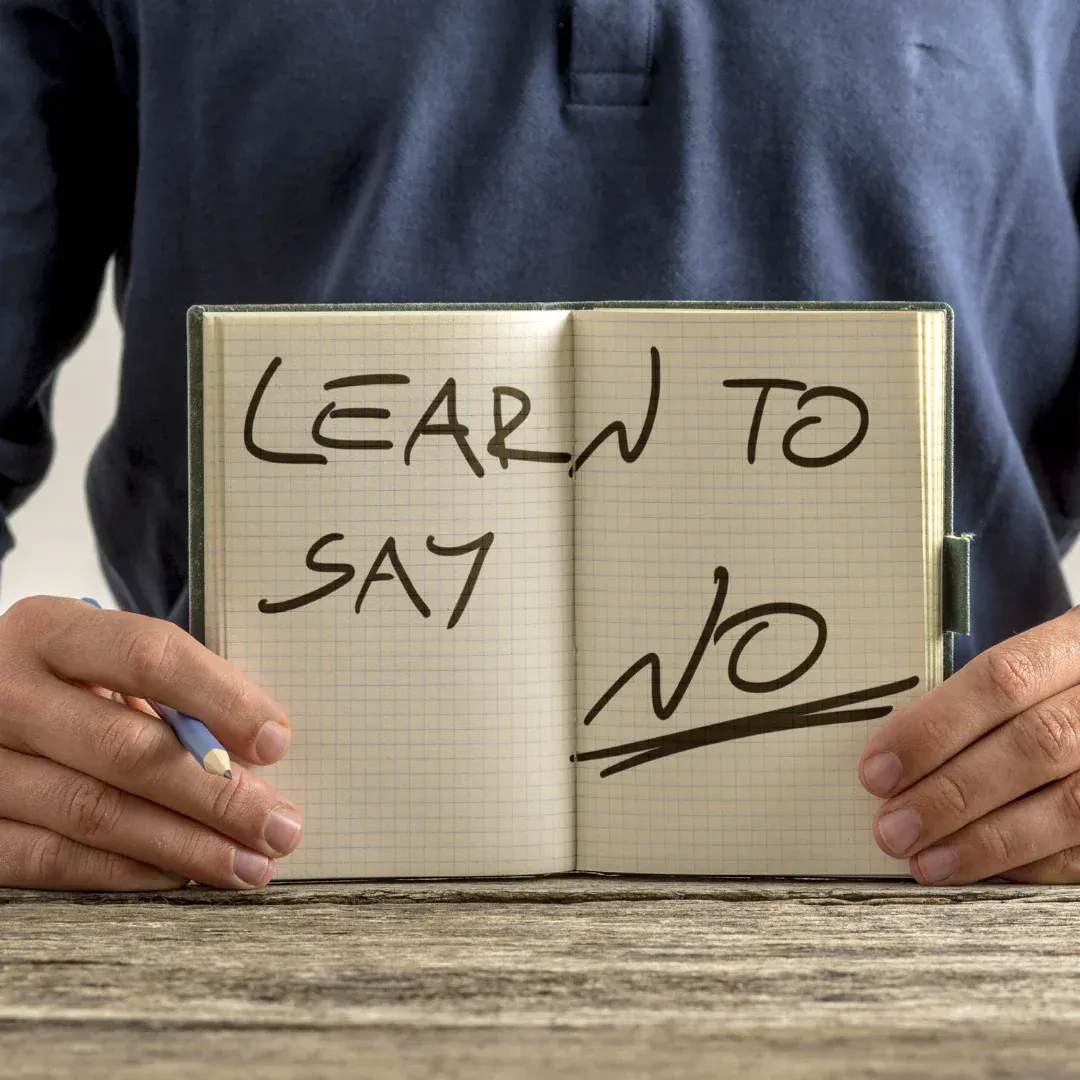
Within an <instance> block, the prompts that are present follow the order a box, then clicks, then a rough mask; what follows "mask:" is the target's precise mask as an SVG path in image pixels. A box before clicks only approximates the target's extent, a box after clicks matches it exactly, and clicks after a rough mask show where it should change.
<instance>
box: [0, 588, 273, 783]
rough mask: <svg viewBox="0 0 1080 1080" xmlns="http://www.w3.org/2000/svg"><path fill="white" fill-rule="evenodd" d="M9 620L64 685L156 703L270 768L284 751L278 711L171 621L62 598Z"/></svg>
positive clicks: (45, 600)
mask: <svg viewBox="0 0 1080 1080" xmlns="http://www.w3.org/2000/svg"><path fill="white" fill-rule="evenodd" d="M13 617H14V618H15V620H16V622H15V625H14V627H12V628H11V632H12V633H14V634H18V635H20V636H22V637H24V638H25V639H27V640H32V641H33V642H34V643H35V647H36V649H37V653H38V655H39V656H40V658H41V660H42V662H43V663H44V664H45V665H46V666H47V667H48V668H49V669H50V670H51V671H52V672H54V673H55V674H56V675H58V676H60V677H61V678H63V679H65V680H68V681H71V680H78V681H81V682H93V683H98V684H100V685H102V686H107V687H109V688H110V689H112V690H118V691H120V692H122V693H124V694H131V695H134V696H136V697H142V698H153V699H155V700H158V701H162V702H164V703H165V704H166V705H169V706H171V707H172V708H174V709H179V710H180V711H181V712H185V713H187V714H188V715H190V716H194V717H196V718H197V719H199V720H201V721H202V722H203V723H204V724H205V725H206V726H207V727H208V728H209V729H210V730H211V731H212V732H213V733H214V734H215V735H216V736H217V738H218V739H219V740H220V741H221V743H222V745H223V746H224V747H225V749H226V750H228V751H230V753H233V752H235V753H237V754H238V755H240V756H242V757H244V758H245V759H246V760H248V761H255V762H259V763H262V764H269V763H270V762H273V761H277V760H279V759H280V758H281V757H282V756H283V755H284V753H285V752H286V750H287V749H288V744H289V739H290V729H289V724H288V721H287V720H286V718H285V713H284V710H283V709H282V708H281V706H280V705H279V704H278V703H277V702H276V701H275V700H274V699H273V698H272V697H271V696H270V695H269V694H268V693H267V692H266V691H265V690H264V689H263V688H262V687H261V686H259V685H258V683H256V682H255V681H254V680H253V679H249V678H248V677H247V676H246V675H244V674H243V672H241V671H240V670H239V669H238V668H236V667H234V666H233V665H232V664H230V663H229V662H228V661H227V660H224V659H223V658H222V657H220V656H217V655H215V654H214V653H212V652H211V651H210V650H209V649H207V648H206V647H205V646H203V645H201V644H199V642H197V641H196V640H195V639H194V638H193V637H191V636H190V635H189V634H185V633H184V632H183V631H182V630H181V629H180V628H179V627H177V626H174V625H173V624H172V623H169V622H165V621H163V620H161V619H151V618H148V617H146V616H143V615H132V614H129V613H128V612H124V611H102V610H99V609H98V608H94V607H92V606H91V605H89V604H86V603H84V602H83V601H81V600H68V599H64V598H62V597H36V598H34V600H33V601H32V602H28V603H27V606H26V607H22V608H20V606H19V605H18V604H16V605H15V606H14V607H12V608H11V609H10V611H9V612H8V613H7V615H6V616H5V620H10V619H12V618H13ZM20 620H21V622H20Z"/></svg>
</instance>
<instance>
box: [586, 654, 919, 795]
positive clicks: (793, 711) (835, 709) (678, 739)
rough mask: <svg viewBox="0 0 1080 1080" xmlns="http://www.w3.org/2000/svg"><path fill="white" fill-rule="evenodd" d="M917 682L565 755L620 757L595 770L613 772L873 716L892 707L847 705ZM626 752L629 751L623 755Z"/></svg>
mask: <svg viewBox="0 0 1080 1080" xmlns="http://www.w3.org/2000/svg"><path fill="white" fill-rule="evenodd" d="M918 685H919V679H918V676H915V675H913V676H911V677H910V678H907V679H901V680H899V681H898V682H893V683H886V684H884V685H882V686H871V687H869V688H867V689H866V690H856V691H854V692H852V693H850V694H838V695H837V696H836V697H828V698H820V699H819V700H817V701H807V702H804V703H803V704H802V705H787V706H784V707H783V708H780V709H771V710H770V711H769V712H763V713H757V714H754V715H750V716H736V717H734V718H733V719H731V720H719V721H717V722H716V723H712V724H704V725H702V726H701V727H696V728H688V729H687V730H685V731H673V732H668V733H666V734H663V735H657V736H655V737H653V738H650V739H639V740H637V741H636V742H628V743H622V744H620V745H619V746H606V747H604V748H603V749H600V750H586V751H583V752H581V753H578V754H573V755H571V758H570V760H571V761H595V760H598V759H600V758H613V757H626V760H625V761H620V762H618V763H616V764H615V765H609V766H608V767H607V768H606V769H602V770H601V772H600V776H601V777H607V776H613V775H614V774H615V773H619V772H623V771H625V770H626V769H633V768H636V767H637V766H639V765H646V764H648V763H649V762H650V761H659V760H660V759H661V758H665V757H671V756H672V755H673V754H682V753H685V752H686V751H687V750H697V749H700V748H701V747H703V746H716V745H718V744H720V743H724V742H732V741H734V740H736V739H750V738H753V737H754V736H756V735H768V734H771V733H772V732H775V731H798V730H800V729H802V728H810V727H823V726H826V725H830V724H854V723H857V722H858V721H860V720H878V719H880V718H881V717H883V716H888V715H889V713H891V712H892V710H893V706H892V705H876V706H874V707H872V708H869V709H847V708H845V706H848V705H858V704H861V703H862V702H864V701H873V700H874V699H876V698H883V697H891V696H892V695H893V694H900V693H903V692H904V691H905V690H911V689H912V688H913V687H915V686H918ZM627 755H630V756H629V757H627Z"/></svg>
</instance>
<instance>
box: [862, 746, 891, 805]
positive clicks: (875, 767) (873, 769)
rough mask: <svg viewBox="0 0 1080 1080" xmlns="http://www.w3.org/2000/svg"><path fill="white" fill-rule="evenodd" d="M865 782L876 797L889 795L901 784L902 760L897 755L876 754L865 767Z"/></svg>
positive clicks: (868, 760) (868, 759)
mask: <svg viewBox="0 0 1080 1080" xmlns="http://www.w3.org/2000/svg"><path fill="white" fill-rule="evenodd" d="M863 782H864V783H865V785H866V787H867V788H869V789H870V791H871V792H872V793H873V794H874V795H888V794H889V792H890V791H892V789H893V788H894V787H896V785H897V784H898V783H900V759H899V758H898V757H897V756H896V755H895V754H875V755H874V756H873V757H871V758H867V759H866V764H865V765H863Z"/></svg>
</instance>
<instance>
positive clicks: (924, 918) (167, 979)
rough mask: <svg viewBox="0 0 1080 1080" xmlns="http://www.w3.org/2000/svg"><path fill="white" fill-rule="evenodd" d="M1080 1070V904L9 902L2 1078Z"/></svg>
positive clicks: (228, 898)
mask: <svg viewBox="0 0 1080 1080" xmlns="http://www.w3.org/2000/svg"><path fill="white" fill-rule="evenodd" d="M478 1073H479V1074H481V1075H482V1076H483V1077H484V1078H485V1080H486V1077H491V1076H495V1077H508V1078H513V1080H523V1078H527V1077H528V1078H532V1077H551V1076H553V1075H554V1074H558V1073H562V1074H569V1075H572V1076H577V1075H580V1076H588V1077H599V1078H606V1077H638V1076H641V1077H645V1076H649V1077H652V1076H656V1077H691V1078H697V1077H726V1076H738V1075H745V1076H754V1077H767V1078H772V1077H777V1078H779V1077H784V1078H791V1080H802V1078H809V1077H814V1078H817V1077H822V1078H824V1077H829V1078H834V1077H901V1076H904V1077H907V1076H911V1077H929V1078H936V1077H950V1078H967V1077H994V1078H1000V1077H1012V1076H1018V1077H1019V1076H1023V1077H1025V1078H1036V1077H1044V1076H1045V1077H1064V1076H1080V887H1073V886H1017V885H1006V884H983V885H975V886H966V887H960V888H952V889H948V888H939V889H935V888H925V887H923V886H919V885H916V884H915V883H914V882H898V881H878V882H872V881H828V882H824V881H811V880H788V881H767V880H760V879H757V880H738V879H726V880H722V881H719V880H706V881H703V880H692V881H691V880H685V879H683V880H656V879H634V878H618V879H614V878H605V877H586V876H572V877H554V878H541V879H528V880H517V881H506V880H503V881H464V882H463V881H456V882H447V881H440V882H388V883H371V882H363V883H344V882H334V883H321V884H298V883H290V884H283V885H271V886H270V887H269V888H268V889H266V890H264V891H262V892H257V893H227V892H217V891H214V890H211V889H207V888H202V887H196V886H189V887H188V888H186V889H183V890H180V891H177V892H172V893H160V894H102V893H94V894H80V893H40V892H28V891H19V890H3V889H0V1077H3V1078H4V1080H26V1078H29V1077H45V1076H68V1075H71V1076H74V1075H78V1076H80V1077H109V1078H124V1080H126V1078H129V1077H130V1078H135V1077H139V1078H148V1080H158V1078H165V1077H170V1078H171V1077H180V1076H184V1077H192V1076H194V1077H196V1078H198V1080H218V1078H219V1077H250V1076H252V1075H258V1076H259V1077H271V1078H277V1077H295V1076H300V1077H304V1078H305V1080H307V1078H309V1077H315V1076H342V1077H345V1076H348V1077H354V1076H355V1077H373V1078H380V1080H381V1078H383V1077H433V1078H458V1077H461V1078H465V1077H469V1078H470V1080H474V1078H475V1077H476V1076H477V1075H478Z"/></svg>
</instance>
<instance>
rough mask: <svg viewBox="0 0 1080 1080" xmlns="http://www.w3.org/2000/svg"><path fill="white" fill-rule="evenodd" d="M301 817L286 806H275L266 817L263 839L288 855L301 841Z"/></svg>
mask: <svg viewBox="0 0 1080 1080" xmlns="http://www.w3.org/2000/svg"><path fill="white" fill-rule="evenodd" d="M302 828H303V826H302V825H301V824H300V819H299V818H298V817H297V816H296V815H295V814H294V813H293V812H292V811H291V810H287V809H286V808H285V807H284V806H278V807H275V808H274V809H273V810H271V811H270V814H269V815H268V817H267V819H266V827H265V828H264V829H263V839H264V840H265V841H266V842H267V844H268V845H269V846H270V847H272V848H273V849H274V850H275V851H277V852H279V853H280V854H282V855H288V854H289V852H290V851H292V849H293V848H294V847H296V845H297V844H298V843H299V842H300V832H301V830H302Z"/></svg>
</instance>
